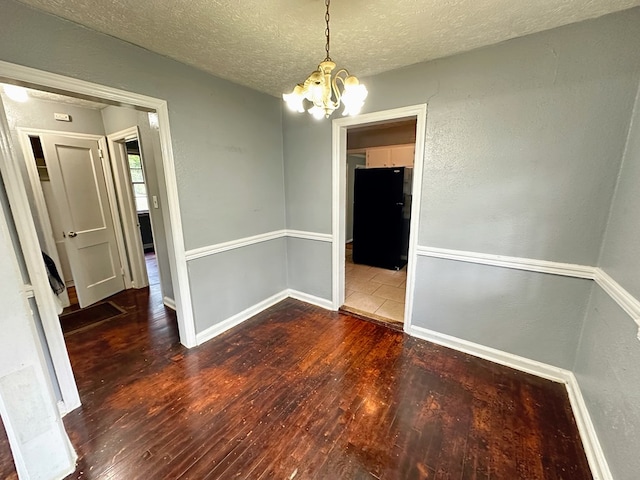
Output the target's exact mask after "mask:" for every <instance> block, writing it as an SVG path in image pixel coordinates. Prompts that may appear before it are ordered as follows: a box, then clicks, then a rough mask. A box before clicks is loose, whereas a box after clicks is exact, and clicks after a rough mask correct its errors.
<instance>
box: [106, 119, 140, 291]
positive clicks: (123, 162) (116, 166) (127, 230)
mask: <svg viewBox="0 0 640 480" xmlns="http://www.w3.org/2000/svg"><path fill="white" fill-rule="evenodd" d="M130 138H135V139H136V140H138V142H140V132H139V130H138V126H137V125H134V126H132V127H129V128H126V129H124V130H120V131H119V132H115V133H112V134H110V135H107V144H108V148H109V159H110V162H111V170H112V171H113V184H114V189H115V191H116V192H117V195H116V199H115V201H116V202H117V203H118V206H119V210H120V215H121V219H120V221H121V223H122V233H123V239H124V242H125V243H126V245H127V249H126V251H125V255H127V256H126V257H125V259H124V260H123V263H124V264H125V265H126V267H125V271H126V272H127V273H129V278H128V279H127V280H129V285H128V287H134V288H143V287H146V286H148V285H149V277H148V275H147V265H146V262H145V258H144V249H143V247H142V236H141V233H140V228H139V227H138V215H137V212H136V208H135V201H134V199H133V193H132V184H131V174H130V172H129V162H128V157H127V155H126V147H125V145H124V141H126V140H128V139H130ZM140 150H141V151H142V149H140ZM140 158H141V159H142V162H143V169H144V158H143V156H142V152H141V155H140Z"/></svg>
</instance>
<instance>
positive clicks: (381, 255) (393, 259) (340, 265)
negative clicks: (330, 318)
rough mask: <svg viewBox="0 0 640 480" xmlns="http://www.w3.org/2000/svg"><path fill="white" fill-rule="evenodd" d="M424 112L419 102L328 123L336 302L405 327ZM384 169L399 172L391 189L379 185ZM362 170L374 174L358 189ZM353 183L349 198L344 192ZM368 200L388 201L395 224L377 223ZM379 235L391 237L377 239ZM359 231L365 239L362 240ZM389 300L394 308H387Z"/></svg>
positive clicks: (409, 305)
mask: <svg viewBox="0 0 640 480" xmlns="http://www.w3.org/2000/svg"><path fill="white" fill-rule="evenodd" d="M426 119H427V108H426V105H425V104H421V105H413V106H408V107H401V108H396V109H393V110H384V111H379V112H373V113H367V114H362V115H358V116H356V117H345V118H341V119H336V120H334V121H333V123H332V185H333V188H332V204H333V206H332V219H333V226H332V229H333V238H332V242H333V252H332V259H333V260H332V261H333V266H332V273H333V275H332V278H333V284H332V288H333V307H334V308H335V309H345V310H350V311H352V312H355V313H358V314H360V315H363V316H365V317H368V318H373V319H375V320H382V321H383V322H385V323H386V324H387V325H389V326H392V327H395V328H400V327H402V328H404V329H407V328H408V326H409V325H410V322H411V311H412V305H413V292H414V281H415V268H416V261H417V256H416V255H417V241H418V230H419V220H420V213H419V212H420V198H421V189H422V171H423V158H424V149H425V145H424V138H425V132H426ZM387 130H388V131H387ZM394 130H397V131H394ZM401 131H402V132H404V133H402V134H401V133H400V132H401ZM350 133H351V142H349V136H350V135H349V134H350ZM354 134H355V135H356V136H355V137H354ZM358 135H360V138H359V139H358ZM403 135H404V136H403ZM372 138H373V139H372ZM358 141H362V142H365V143H360V144H358V143H357V142H358ZM367 142H369V143H367ZM367 167H369V168H367ZM385 171H386V172H389V171H390V172H391V174H390V175H391V176H394V175H395V177H396V179H397V180H396V181H395V185H397V186H396V187H395V189H392V190H391V191H389V190H388V189H386V188H383V187H382V185H385V183H384V182H386V181H387V180H384V179H380V178H378V176H384V175H385V174H384V173H381V172H385ZM363 175H364V176H372V177H373V178H374V180H369V181H365V187H364V188H363V189H364V192H365V194H364V195H360V193H361V190H362V189H360V188H356V187H357V185H356V184H360V183H362V181H361V180H359V178H360V177H362V176H363ZM387 175H389V174H387ZM351 182H353V188H351V186H350V185H351ZM380 182H383V183H380ZM351 191H352V192H353V198H348V197H350V196H351V193H350V192H351ZM367 192H368V193H367ZM381 192H382V193H384V195H383V194H382V193H381ZM384 197H389V198H384ZM390 199H394V202H391V203H393V204H394V207H395V209H391V207H390V205H391V203H390ZM367 200H368V202H369V203H373V204H378V203H380V204H386V205H387V206H388V209H389V212H392V213H393V214H392V215H391V217H392V218H394V219H395V220H394V221H392V222H391V223H394V224H395V225H396V228H388V227H387V226H385V227H382V226H380V225H379V224H380V222H381V221H382V220H381V217H382V215H379V214H377V213H376V209H371V208H369V207H368V205H367ZM360 203H363V205H364V208H365V210H369V212H368V213H366V212H365V214H364V216H365V219H366V218H367V217H368V218H369V221H368V222H366V223H368V224H369V227H368V228H360V227H359V226H358V223H359V222H358V211H359V204H360ZM395 204H398V205H395ZM376 208H378V209H379V208H382V207H379V206H377V205H376ZM385 215H386V213H385ZM361 216H362V215H361ZM347 217H349V220H347ZM351 225H352V227H351ZM387 230H389V231H387ZM407 230H408V232H407ZM348 234H351V235H348ZM363 235H364V236H363ZM381 236H386V237H389V238H391V239H385V240H384V241H382V242H380V241H378V240H379V237H381ZM359 237H360V238H361V239H362V240H361V241H362V242H364V243H360V242H359ZM367 237H369V238H367ZM371 238H373V240H372V241H371ZM367 240H369V241H370V242H371V244H367ZM376 243H377V245H376ZM390 245H393V246H394V247H393V248H391V247H389V246H390ZM359 247H360V252H359ZM385 247H387V248H385ZM349 250H351V252H349ZM354 272H355V275H353V274H354ZM405 272H406V273H405ZM376 277H377V278H376ZM347 283H348V284H349V286H347ZM385 285H386V286H385ZM354 286H355V287H356V288H353V287H354ZM349 287H351V288H349ZM381 287H382V288H381ZM389 287H393V288H389ZM358 290H359V291H358ZM375 292H378V299H377V300H374V301H373V302H371V303H368V300H369V299H368V298H365V297H363V296H362V295H367V296H369V295H371V296H373V294H374V293H375ZM354 293H359V294H362V295H354ZM347 294H348V295H347ZM347 298H349V301H347ZM360 300H361V303H357V302H359V301H360ZM387 301H389V303H387V305H386V307H385V308H382V310H381V307H382V306H383V305H384V304H385V303H386V302H387ZM391 302H395V304H392V303H391ZM358 307H359V308H358ZM363 307H365V308H363ZM389 307H391V308H393V309H394V310H395V311H394V312H393V313H391V312H389V310H390V308H389ZM400 312H401V313H402V314H401V315H400Z"/></svg>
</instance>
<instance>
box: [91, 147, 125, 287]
mask: <svg viewBox="0 0 640 480" xmlns="http://www.w3.org/2000/svg"><path fill="white" fill-rule="evenodd" d="M98 147H99V148H100V149H101V150H102V152H103V155H101V156H100V164H101V165H102V171H103V173H104V181H105V184H106V187H107V197H108V199H109V207H110V210H111V220H112V221H113V228H114V230H115V237H116V246H117V248H118V255H119V256H120V268H121V269H122V273H123V280H124V284H125V288H130V287H131V286H132V281H131V265H130V264H129V260H128V258H127V247H126V246H125V243H126V239H125V237H124V231H123V230H122V211H121V210H120V206H119V205H118V196H117V195H116V188H115V179H114V178H113V169H112V165H111V159H110V158H109V149H108V146H107V138H106V137H101V138H100V140H98Z"/></svg>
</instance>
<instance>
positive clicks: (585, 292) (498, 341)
mask: <svg viewBox="0 0 640 480" xmlns="http://www.w3.org/2000/svg"><path fill="white" fill-rule="evenodd" d="M418 269H419V271H420V276H419V277H418V278H417V279H416V290H415V291H416V294H415V300H414V307H413V308H414V311H413V322H412V323H413V324H414V325H417V326H420V327H424V328H427V329H429V330H434V331H436V332H439V333H444V334H447V335H452V336H454V337H457V338H463V339H465V340H469V341H471V342H475V343H479V344H481V345H486V346H489V347H493V348H497V349H498V350H502V351H505V352H509V353H513V354H515V355H520V356H523V357H526V358H530V359H533V360H537V361H539V362H543V363H547V364H550V365H555V366H557V367H561V368H566V369H571V368H572V367H573V364H574V361H575V353H576V348H577V346H578V339H579V336H580V329H581V327H582V322H583V319H584V314H585V309H586V305H587V303H588V301H589V293H590V291H591V285H592V281H591V280H583V279H577V278H569V277H563V276H559V275H547V274H543V273H533V272H526V271H523V270H513V269H509V268H500V267H490V266H486V265H479V264H474V263H466V262H458V261H453V260H444V259H439V258H430V257H420V258H419V259H418Z"/></svg>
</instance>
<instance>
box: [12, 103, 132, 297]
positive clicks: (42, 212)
mask: <svg viewBox="0 0 640 480" xmlns="http://www.w3.org/2000/svg"><path fill="white" fill-rule="evenodd" d="M25 108H29V107H28V106H27V105H25ZM16 130H17V132H18V139H19V141H20V145H21V146H22V152H23V154H24V155H23V158H24V161H25V164H26V165H25V167H26V169H27V173H28V176H29V183H30V186H31V192H32V193H33V197H34V201H35V206H36V211H35V212H34V215H35V216H36V217H37V218H36V219H37V221H38V223H39V224H40V227H41V228H42V234H43V237H44V241H45V244H46V246H47V248H49V249H50V250H51V245H53V246H54V248H55V236H54V235H53V228H52V226H51V222H50V217H49V209H48V207H47V204H46V201H45V198H44V193H43V191H42V185H40V177H39V175H38V169H37V168H36V165H35V158H34V156H33V151H32V150H31V142H30V141H29V137H30V136H38V137H39V136H40V135H56V136H59V137H66V138H76V139H80V140H92V141H97V142H98V147H99V148H100V150H101V152H102V156H101V158H100V160H101V161H100V163H101V165H102V172H103V174H104V180H105V183H106V186H107V197H108V199H109V206H110V207H111V219H112V221H113V227H114V230H115V237H116V246H117V248H118V255H119V256H120V266H121V267H122V270H123V274H124V285H125V288H131V287H132V279H131V269H130V267H129V262H128V261H127V248H129V245H128V244H126V242H125V237H124V235H123V231H122V226H121V224H120V215H121V214H122V212H121V211H120V209H119V206H118V202H117V197H116V190H115V188H114V178H113V174H112V168H111V159H110V158H109V155H108V150H107V141H106V138H105V136H104V135H94V134H89V133H75V132H63V131H57V130H45V129H39V128H25V127H18V128H17V129H16ZM45 160H46V159H45ZM55 255H56V256H55V257H53V256H52V255H51V253H49V256H52V257H53V259H54V260H57V264H58V265H60V261H59V260H60V259H59V258H56V257H57V252H55ZM63 280H65V281H66V280H68V279H67V278H63Z"/></svg>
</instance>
